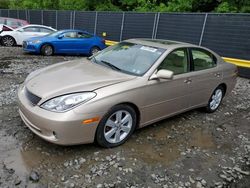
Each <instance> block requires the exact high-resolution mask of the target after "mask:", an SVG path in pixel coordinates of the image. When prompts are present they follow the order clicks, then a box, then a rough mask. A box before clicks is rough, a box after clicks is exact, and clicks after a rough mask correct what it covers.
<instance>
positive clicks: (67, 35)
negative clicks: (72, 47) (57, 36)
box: [64, 32, 77, 38]
mask: <svg viewBox="0 0 250 188" xmlns="http://www.w3.org/2000/svg"><path fill="white" fill-rule="evenodd" d="M64 38H77V35H76V32H67V33H64Z"/></svg>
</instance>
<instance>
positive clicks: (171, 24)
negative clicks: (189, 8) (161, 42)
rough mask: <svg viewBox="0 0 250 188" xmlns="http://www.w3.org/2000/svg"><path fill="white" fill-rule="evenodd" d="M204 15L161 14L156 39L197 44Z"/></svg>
mask: <svg viewBox="0 0 250 188" xmlns="http://www.w3.org/2000/svg"><path fill="white" fill-rule="evenodd" d="M204 18H205V14H172V13H161V14H160V17H159V22H158V29H157V35H156V38H158V39H168V40H176V41H183V42H190V43H193V44H199V40H200V36H201V31H202V26H203V23H204Z"/></svg>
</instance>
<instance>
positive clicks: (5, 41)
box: [1, 36, 16, 46]
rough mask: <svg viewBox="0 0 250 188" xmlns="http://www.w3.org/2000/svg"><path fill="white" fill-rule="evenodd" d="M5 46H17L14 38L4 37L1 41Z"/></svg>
mask: <svg viewBox="0 0 250 188" xmlns="http://www.w3.org/2000/svg"><path fill="white" fill-rule="evenodd" d="M1 42H2V45H3V46H15V45H16V40H15V39H14V38H13V37H12V36H3V37H2V39H1Z"/></svg>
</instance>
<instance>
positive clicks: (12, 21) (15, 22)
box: [6, 19, 19, 27]
mask: <svg viewBox="0 0 250 188" xmlns="http://www.w3.org/2000/svg"><path fill="white" fill-rule="evenodd" d="M6 25H8V26H10V27H19V25H18V22H17V21H15V20H8V19H7V20H6Z"/></svg>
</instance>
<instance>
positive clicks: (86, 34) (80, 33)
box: [77, 32, 92, 38]
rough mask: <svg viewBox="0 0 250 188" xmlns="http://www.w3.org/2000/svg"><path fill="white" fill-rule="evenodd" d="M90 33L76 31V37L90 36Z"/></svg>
mask: <svg viewBox="0 0 250 188" xmlns="http://www.w3.org/2000/svg"><path fill="white" fill-rule="evenodd" d="M91 37H92V35H90V34H88V33H83V32H78V33H77V38H91Z"/></svg>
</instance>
